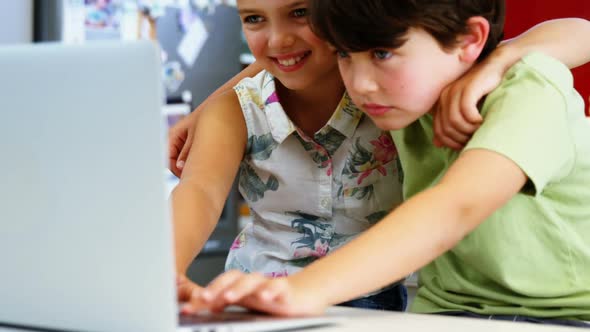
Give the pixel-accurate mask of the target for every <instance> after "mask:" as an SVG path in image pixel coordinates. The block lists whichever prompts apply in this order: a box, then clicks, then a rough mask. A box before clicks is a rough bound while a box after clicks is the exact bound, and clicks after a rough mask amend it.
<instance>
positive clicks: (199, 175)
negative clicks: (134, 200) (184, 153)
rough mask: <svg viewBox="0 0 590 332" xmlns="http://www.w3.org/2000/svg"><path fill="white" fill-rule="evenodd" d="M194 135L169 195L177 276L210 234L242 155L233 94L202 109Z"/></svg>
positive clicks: (242, 134)
mask: <svg viewBox="0 0 590 332" xmlns="http://www.w3.org/2000/svg"><path fill="white" fill-rule="evenodd" d="M195 133H196V135H198V136H199V140H197V141H195V142H194V144H193V145H192V146H191V150H190V154H189V158H188V159H187V162H186V165H185V167H184V171H183V174H182V176H181V178H180V182H179V184H178V186H177V187H176V188H175V189H174V191H173V192H172V211H173V222H174V239H175V247H176V269H177V273H178V274H184V273H185V271H186V269H187V268H188V266H189V265H190V263H191V262H192V260H193V259H194V257H195V256H196V255H197V253H198V252H199V251H200V250H201V249H202V248H203V245H204V244H205V242H206V240H207V239H208V237H209V236H210V235H211V233H212V231H213V229H214V228H215V225H216V224H217V221H218V219H219V216H220V215H221V211H222V209H223V206H224V204H225V200H226V198H227V195H228V193H229V191H230V189H231V186H232V184H233V181H234V179H235V176H236V173H237V170H238V167H239V164H240V161H241V159H242V157H243V154H244V151H245V147H246V142H247V137H246V136H247V130H246V124H245V121H244V117H243V115H242V112H241V107H240V104H239V102H238V99H237V96H236V95H235V93H234V92H233V91H227V92H226V93H225V94H223V95H221V96H219V97H218V98H216V99H215V100H214V101H212V102H211V103H210V104H209V105H207V107H206V108H205V109H204V110H203V112H202V114H201V115H200V116H199V122H198V123H197V124H196V129H195Z"/></svg>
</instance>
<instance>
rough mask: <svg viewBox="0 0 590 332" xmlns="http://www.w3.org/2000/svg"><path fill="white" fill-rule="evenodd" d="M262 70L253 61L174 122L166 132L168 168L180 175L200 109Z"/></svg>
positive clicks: (191, 141)
mask: <svg viewBox="0 0 590 332" xmlns="http://www.w3.org/2000/svg"><path fill="white" fill-rule="evenodd" d="M261 70H262V67H261V66H260V65H259V64H258V63H256V62H254V63H252V64H251V65H249V66H248V67H246V68H245V69H244V70H242V71H241V72H239V73H238V74H237V75H236V76H234V77H232V78H231V79H230V80H229V81H227V82H226V83H224V84H223V85H222V86H220V87H219V88H218V89H217V90H215V91H214V92H213V93H212V94H211V95H209V97H207V99H205V100H204V101H203V102H202V103H201V104H200V105H199V106H197V108H195V110H194V111H192V112H191V114H189V115H188V116H187V117H185V118H184V119H182V120H180V121H179V122H178V123H176V124H175V125H174V126H173V127H172V128H170V131H169V132H168V159H169V160H168V163H169V166H168V167H169V168H170V170H171V171H172V173H174V174H175V175H176V176H178V177H180V174H181V173H182V169H183V167H184V163H185V162H186V158H187V155H188V153H189V150H190V148H191V145H192V143H193V137H194V135H195V131H194V128H195V127H196V126H195V124H196V123H197V119H198V117H199V113H201V110H202V109H203V108H205V106H206V105H207V104H208V103H210V102H211V101H212V100H214V99H215V98H216V97H218V96H220V95H222V94H223V93H225V92H227V91H230V90H231V89H232V88H233V87H234V86H235V85H236V84H238V83H239V82H240V81H241V80H242V79H244V78H246V77H254V76H256V74H258V73H259V72H260V71H261Z"/></svg>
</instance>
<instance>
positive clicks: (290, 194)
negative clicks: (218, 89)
mask: <svg viewBox="0 0 590 332" xmlns="http://www.w3.org/2000/svg"><path fill="white" fill-rule="evenodd" d="M234 90H235V92H236V93H237V95H238V98H239V100H240V104H241V106H242V110H243V114H244V118H245V121H246V126H247V129H248V145H247V149H246V154H245V156H244V159H243V160H242V163H241V165H240V169H239V180H238V184H239V190H240V192H241V194H242V196H243V197H244V199H245V200H246V202H247V203H248V205H249V207H250V211H251V214H252V216H253V222H252V223H251V224H249V225H247V226H246V227H245V229H244V230H243V231H242V232H241V233H240V234H239V235H238V237H237V238H236V240H235V242H234V243H233V245H232V247H231V249H230V253H229V256H228V258H227V262H226V270H229V269H238V270H241V271H244V272H254V271H256V272H260V273H263V274H265V275H267V276H273V277H277V276H286V275H289V274H292V273H294V272H297V271H298V270H299V269H301V268H302V267H304V266H306V265H307V264H309V263H311V262H313V261H314V260H316V259H318V258H321V257H323V256H325V255H327V254H329V253H330V252H331V251H333V250H335V249H337V248H338V247H340V246H342V245H343V244H345V243H346V242H348V241H350V240H351V239H353V238H354V237H355V236H357V235H358V234H359V233H360V232H362V231H364V230H366V229H368V228H369V227H371V225H373V224H375V223H376V222H378V221H379V220H380V219H381V218H382V217H383V216H385V215H386V214H387V213H388V212H389V211H390V210H391V209H392V208H393V207H395V206H397V205H398V204H399V203H400V202H401V201H402V191H401V180H402V173H401V167H400V166H399V161H398V158H397V151H396V148H395V146H394V144H393V141H392V139H391V136H390V135H389V133H388V132H386V131H382V130H380V129H379V128H377V127H376V126H375V125H374V124H373V123H372V122H371V120H370V119H368V118H367V117H365V116H364V115H363V113H362V112H361V111H360V110H359V109H357V108H356V107H355V105H354V104H353V103H352V101H351V100H350V98H349V97H348V95H346V94H345V95H344V96H343V97H342V100H341V102H340V104H339V105H338V107H337V109H336V110H335V112H334V114H333V115H332V117H331V118H330V120H329V121H328V123H327V124H326V125H325V126H324V127H323V128H321V129H320V130H319V131H318V132H316V133H315V135H314V136H313V137H308V136H307V135H306V134H305V133H303V132H302V131H301V130H299V129H298V128H297V127H296V126H295V124H294V123H293V122H291V120H290V119H289V117H288V116H287V114H286V113H285V111H284V110H283V108H282V107H281V104H280V103H279V98H278V96H277V93H276V90H275V82H274V78H273V77H272V75H271V74H269V73H268V72H265V71H263V72H261V73H260V74H258V75H257V76H255V77H254V78H246V79H244V80H242V81H241V82H240V83H239V84H238V85H237V86H236V87H235V88H234Z"/></svg>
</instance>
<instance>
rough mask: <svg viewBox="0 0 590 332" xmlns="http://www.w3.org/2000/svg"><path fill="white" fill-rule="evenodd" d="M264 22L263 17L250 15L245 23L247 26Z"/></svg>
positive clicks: (245, 19)
mask: <svg viewBox="0 0 590 332" xmlns="http://www.w3.org/2000/svg"><path fill="white" fill-rule="evenodd" d="M260 22H262V16H260V15H250V16H246V17H244V23H246V24H256V23H260Z"/></svg>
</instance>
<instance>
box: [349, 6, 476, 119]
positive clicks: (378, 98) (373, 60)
mask: <svg viewBox="0 0 590 332" xmlns="http://www.w3.org/2000/svg"><path fill="white" fill-rule="evenodd" d="M359 1H361V0H359ZM406 40H407V41H406V42H405V43H404V44H403V45H402V46H401V47H400V48H398V49H395V50H392V49H374V50H370V51H366V52H355V53H347V52H338V66H339V68H340V73H341V74H342V79H343V80H344V85H345V86H346V90H347V91H348V93H349V94H350V96H351V98H352V100H353V101H354V102H355V104H356V105H357V106H359V107H360V108H361V109H362V110H363V111H364V112H365V113H366V114H367V115H368V116H369V117H370V118H371V119H372V120H373V121H374V122H375V124H376V125H377V126H378V127H379V128H381V129H385V130H395V129H401V128H404V127H406V126H408V125H409V124H411V123H412V122H414V121H415V120H417V119H418V118H419V117H421V116H422V115H424V114H425V113H428V112H430V111H431V110H432V109H433V107H434V106H435V104H436V102H437V101H438V98H439V96H440V94H441V92H442V90H443V89H444V87H446V86H447V85H448V84H450V83H451V82H453V81H454V80H456V79H457V78H458V77H460V76H461V75H462V74H463V73H464V72H465V71H466V70H467V69H468V67H469V65H468V64H466V63H464V62H462V61H461V60H460V56H459V53H458V52H459V50H460V49H459V48H457V49H454V50H443V49H442V48H441V46H440V45H439V44H438V42H437V41H436V40H435V39H434V38H433V37H432V36H431V35H430V34H428V33H427V32H425V31H424V30H420V29H409V30H408V33H407V35H406Z"/></svg>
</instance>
